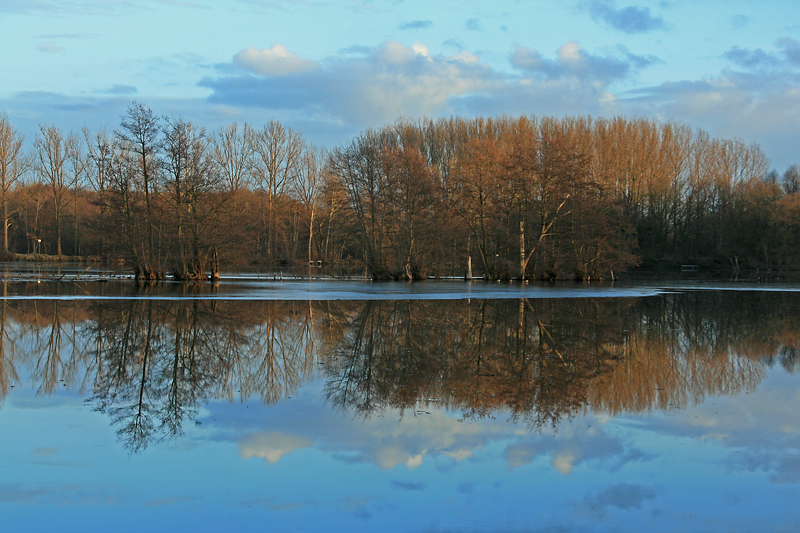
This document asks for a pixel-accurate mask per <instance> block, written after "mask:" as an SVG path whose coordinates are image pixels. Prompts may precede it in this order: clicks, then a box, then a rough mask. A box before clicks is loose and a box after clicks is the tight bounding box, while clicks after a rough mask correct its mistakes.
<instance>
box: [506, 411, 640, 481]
mask: <svg viewBox="0 0 800 533" xmlns="http://www.w3.org/2000/svg"><path fill="white" fill-rule="evenodd" d="M585 422H586V423H577V424H570V425H567V426H564V427H562V428H561V429H562V431H560V435H558V436H556V435H538V436H536V437H534V436H523V437H521V438H520V439H519V440H518V441H517V442H515V443H513V444H509V445H508V446H507V447H506V449H505V450H504V451H503V458H504V459H505V460H506V463H507V464H508V468H509V469H515V468H519V467H522V466H525V465H527V464H529V463H531V462H533V460H534V459H536V457H537V456H543V455H549V456H550V465H551V466H552V467H553V468H554V469H555V470H556V471H557V472H559V473H561V474H564V475H569V474H571V473H572V471H573V469H574V468H575V467H576V466H577V465H579V464H581V463H584V462H586V461H592V460H599V461H602V462H603V463H604V464H605V466H606V468H608V469H609V470H610V471H612V472H613V471H616V470H619V469H620V468H621V467H623V466H624V465H626V464H629V463H632V462H637V461H648V460H649V459H650V457H649V456H648V455H646V454H645V453H644V452H642V450H640V449H638V448H629V447H628V448H626V447H625V446H624V445H623V443H622V441H621V440H620V439H619V438H618V437H614V436H610V435H607V434H605V433H604V432H603V431H599V430H597V429H596V428H593V427H590V426H591V425H597V419H594V420H593V419H592V418H587V419H586V420H585Z"/></svg>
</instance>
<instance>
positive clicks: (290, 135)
mask: <svg viewBox="0 0 800 533" xmlns="http://www.w3.org/2000/svg"><path fill="white" fill-rule="evenodd" d="M250 142H251V146H252V149H253V152H254V154H255V165H254V166H253V177H254V179H255V186H256V187H257V188H258V189H260V190H261V191H262V192H263V193H265V194H266V196H267V209H266V215H267V220H266V232H265V233H266V243H265V252H266V256H267V258H270V259H271V258H272V256H273V253H274V251H275V250H274V237H275V235H274V233H275V226H276V220H275V219H276V204H277V201H278V200H279V199H280V197H281V196H282V195H283V193H284V191H285V190H286V188H287V187H288V186H290V185H291V183H292V182H293V181H294V179H295V178H296V175H297V172H298V171H299V168H300V162H301V160H302V156H303V149H304V147H305V141H304V140H303V137H302V136H301V135H300V134H299V133H298V132H296V131H294V130H292V129H291V128H287V127H286V126H283V125H282V124H281V123H280V122H276V121H274V120H273V121H270V122H269V123H267V124H266V125H265V126H264V127H263V128H262V129H260V130H250Z"/></svg>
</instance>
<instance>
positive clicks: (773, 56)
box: [0, 0, 800, 171]
mask: <svg viewBox="0 0 800 533" xmlns="http://www.w3.org/2000/svg"><path fill="white" fill-rule="evenodd" d="M0 24H2V27H3V32H2V33H0V46H2V50H3V51H4V53H3V54H2V59H0V69H2V72H3V76H2V78H0V109H5V110H6V111H7V112H8V114H9V117H10V119H11V121H12V123H13V124H14V125H15V126H16V127H17V128H18V129H19V130H20V131H21V132H22V133H24V134H25V136H26V138H28V139H32V138H33V136H34V135H35V132H36V130H37V129H38V124H43V123H48V124H56V125H58V126H61V127H63V128H64V129H78V128H80V127H81V126H83V125H86V126H88V127H90V128H92V129H94V128H98V127H101V126H103V125H105V124H108V125H109V126H110V127H112V128H113V127H115V126H116V124H117V123H118V122H119V117H120V114H121V113H122V112H124V110H125V108H126V107H127V106H128V105H129V104H130V103H131V102H132V101H133V100H137V101H140V102H145V103H147V104H148V105H150V106H151V107H152V108H153V109H154V111H155V112H156V113H158V114H163V115H173V114H178V115H182V116H183V117H184V118H187V119H190V120H192V121H194V122H196V123H198V124H200V125H202V126H206V127H208V128H215V127H217V126H219V125H221V124H225V123H229V122H233V121H238V122H251V123H254V124H256V125H258V124H260V123H263V122H265V121H267V120H270V119H273V118H274V119H278V120H280V121H282V122H284V123H286V124H288V125H290V126H292V127H294V128H296V129H298V130H300V131H301V132H302V133H303V134H304V135H305V136H306V137H307V138H308V139H309V140H310V141H312V142H315V143H317V144H320V145H323V146H327V147H330V146H334V145H336V144H339V143H343V142H347V141H348V140H349V139H350V138H351V137H352V136H354V135H356V134H357V133H358V132H359V131H361V130H363V129H364V128H367V127H374V126H380V125H382V124H385V123H387V122H391V121H393V120H395V119H396V118H398V117H400V116H404V117H421V116H430V117H439V116H449V115H453V114H458V115H464V116H475V115H498V114H507V115H520V114H536V115H555V116H562V115H566V114H572V115H574V114H580V115H592V116H613V115H619V114H622V115H627V116H645V117H656V118H659V119H661V120H665V121H666V120H678V121H684V122H687V123H688V124H690V125H691V126H693V127H695V128H702V129H705V130H707V131H709V132H710V133H711V134H712V135H714V136H720V137H739V138H741V139H743V140H745V141H747V142H757V143H759V144H760V145H761V146H762V148H763V149H764V151H765V152H766V154H767V156H769V157H770V158H771V160H772V162H773V166H774V167H775V168H777V169H778V170H781V171H782V170H783V169H784V168H785V167H786V166H788V165H789V164H792V163H796V162H800V157H799V156H798V154H797V146H798V139H800V9H798V8H797V4H796V1H791V0H765V1H762V2H743V1H721V0H701V1H688V0H674V1H663V2H644V1H641V0H640V1H635V2H627V1H624V0H623V1H620V0H616V1H615V0H574V1H565V2H558V3H556V2H543V1H538V0H534V1H524V2H523V1H515V0H495V1H493V2H491V3H488V2H478V1H471V0H459V1H450V0H446V1H437V2H431V1H430V0H427V1H423V0H404V1H403V0H397V1H389V0H373V1H369V0H362V1H357V0H344V1H339V2H334V1H326V0H292V1H281V0H228V1H210V0H2V2H0Z"/></svg>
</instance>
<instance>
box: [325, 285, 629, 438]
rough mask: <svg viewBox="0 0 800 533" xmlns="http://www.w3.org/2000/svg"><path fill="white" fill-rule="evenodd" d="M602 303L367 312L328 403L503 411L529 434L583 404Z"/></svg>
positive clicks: (602, 331)
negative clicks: (434, 403)
mask: <svg viewBox="0 0 800 533" xmlns="http://www.w3.org/2000/svg"><path fill="white" fill-rule="evenodd" d="M612 303H613V301H612V300H607V301H604V300H577V301H570V302H569V303H565V302H564V301H561V300H518V301H514V300H500V301H485V300H483V301H475V302H471V303H469V304H467V305H465V304H464V303H463V302H446V303H441V302H430V301H397V302H368V303H365V304H364V306H363V308H362V310H361V312H360V313H359V314H358V315H357V316H356V318H355V319H354V324H353V328H352V331H351V334H350V336H349V338H348V339H347V340H346V341H345V344H344V345H343V346H342V347H341V348H340V350H339V352H338V353H339V355H340V356H341V357H340V358H339V359H338V365H337V366H336V367H332V369H331V371H332V373H333V376H332V378H331V380H330V382H329V383H328V387H327V393H328V398H329V400H330V401H331V402H332V403H333V404H334V405H337V406H339V407H340V408H343V409H355V410H357V411H359V412H361V413H363V414H365V415H369V414H371V413H372V412H373V411H375V410H377V409H379V408H382V407H386V406H392V407H398V408H401V409H414V408H417V407H419V408H424V407H425V406H426V405H427V403H428V402H429V401H437V402H439V403H441V404H442V405H444V406H445V407H448V408H453V409H459V410H461V411H462V412H463V413H464V416H465V417H484V416H490V415H492V414H493V413H495V412H497V411H499V410H509V411H510V412H511V415H512V417H513V418H515V419H522V420H525V421H526V422H527V423H529V424H531V425H533V426H537V427H538V426H541V425H542V424H544V423H553V424H555V423H557V422H558V420H560V419H561V418H562V417H564V416H570V415H572V414H574V413H575V412H576V410H577V409H578V408H579V407H580V406H582V405H584V404H585V401H586V400H585V396H586V390H587V385H588V382H589V381H590V380H591V379H593V378H595V377H596V376H597V375H599V374H600V373H601V372H602V371H603V370H604V369H605V368H606V366H607V365H608V364H609V362H610V361H611V360H613V359H614V358H615V355H614V354H613V353H611V352H610V351H609V350H608V349H607V347H606V346H607V345H608V344H609V342H610V341H611V340H612V336H613V335H614V332H618V331H619V330H620V328H619V327H618V326H617V327H611V326H613V325H614V320H615V317H610V318H608V317H604V316H603V314H602V313H600V312H598V310H602V306H603V305H605V304H612Z"/></svg>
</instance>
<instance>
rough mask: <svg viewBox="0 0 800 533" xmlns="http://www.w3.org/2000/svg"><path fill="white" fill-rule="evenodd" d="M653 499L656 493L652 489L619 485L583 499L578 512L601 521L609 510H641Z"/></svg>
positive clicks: (625, 484)
mask: <svg viewBox="0 0 800 533" xmlns="http://www.w3.org/2000/svg"><path fill="white" fill-rule="evenodd" d="M655 497H656V493H655V491H654V490H653V489H650V488H647V487H642V486H641V485H634V484H630V483H620V484H618V485H612V486H610V487H608V488H606V489H604V490H602V491H600V492H599V493H597V494H595V495H593V496H589V497H587V498H585V499H584V500H583V501H582V502H580V503H579V504H578V511H579V512H580V513H581V514H584V515H588V516H589V517H590V518H592V519H594V520H602V519H604V518H605V516H606V512H607V510H608V509H610V508H615V509H620V510H622V511H629V510H632V509H641V508H642V507H643V506H644V504H645V502H647V501H648V500H654V499H655Z"/></svg>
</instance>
